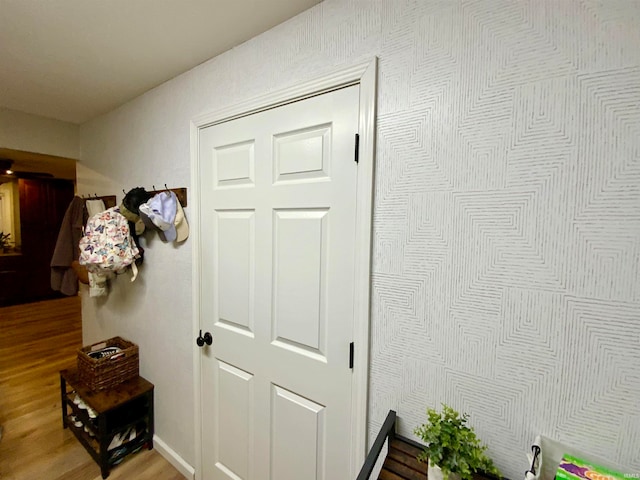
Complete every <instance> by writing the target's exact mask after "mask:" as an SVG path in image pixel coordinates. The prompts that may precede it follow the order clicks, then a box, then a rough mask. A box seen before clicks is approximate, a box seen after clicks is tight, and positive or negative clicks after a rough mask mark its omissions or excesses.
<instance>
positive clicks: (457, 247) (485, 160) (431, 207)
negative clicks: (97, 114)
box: [79, 0, 640, 480]
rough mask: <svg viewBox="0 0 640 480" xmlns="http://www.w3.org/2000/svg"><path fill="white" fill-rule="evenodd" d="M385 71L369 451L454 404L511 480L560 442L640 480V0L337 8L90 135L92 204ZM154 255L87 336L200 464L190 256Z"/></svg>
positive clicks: (87, 312)
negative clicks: (129, 365) (140, 386)
mask: <svg viewBox="0 0 640 480" xmlns="http://www.w3.org/2000/svg"><path fill="white" fill-rule="evenodd" d="M374 55H377V56H378V57H379V86H378V88H379V93H378V143H377V149H378V151H377V160H376V175H377V177H376V184H375V211H374V240H373V242H374V245H373V247H374V248H373V255H374V258H373V279H372V283H373V290H372V319H371V325H372V349H371V369H370V372H371V384H370V404H369V406H370V409H369V415H370V436H371V437H373V436H374V435H375V433H376V432H377V430H378V428H379V427H380V423H381V422H382V421H383V419H384V418H385V416H386V413H387V411H388V410H389V409H390V408H393V409H395V410H397V411H398V414H399V418H400V430H401V432H402V433H403V434H405V435H410V434H411V431H412V430H413V428H414V427H415V426H416V425H418V424H420V423H421V422H423V421H424V418H425V408H426V406H427V405H432V406H438V405H439V404H440V403H441V402H447V403H449V404H451V405H452V406H454V407H457V408H458V409H461V410H465V411H467V412H469V413H470V414H471V421H472V423H473V424H474V426H475V427H476V428H477V431H478V433H479V435H480V437H481V438H482V439H483V440H485V441H486V442H487V443H488V444H489V445H490V453H491V455H492V456H493V457H494V458H495V459H496V460H497V463H498V465H499V466H500V468H502V470H503V473H504V474H506V475H507V476H508V477H510V478H512V479H513V480H518V479H521V478H522V474H523V472H524V470H525V469H526V468H527V465H526V458H525V452H526V451H527V450H528V446H529V445H530V442H531V441H532V440H533V438H534V437H535V435H536V434H539V433H542V434H546V435H548V436H549V437H552V438H554V439H556V440H559V441H562V442H565V443H569V444H572V445H576V446H580V447H581V448H582V449H583V450H584V451H585V452H587V453H590V454H593V455H600V456H603V457H606V458H609V459H610V460H611V461H612V462H615V463H618V464H621V465H622V466H625V467H627V468H628V469H630V470H631V471H632V472H640V271H639V270H640V0H602V1H595V0H587V1H580V0H530V1H526V0H473V1H463V0H324V1H323V2H322V3H320V4H319V5H317V6H316V7H315V8H313V9H311V10H309V11H307V12H304V13H303V14H302V15H299V16H298V17H296V18H294V19H292V20H291V21H289V22H286V23H284V24H282V25H280V26H278V27H276V28H274V29H272V30H270V31H268V32H266V33H264V34H263V35H260V36H259V37H257V38H256V39H253V40H251V41H249V42H247V43H245V44H243V45H240V46H238V47H236V48H234V49H232V50H231V51H229V52H227V53H225V54H223V55H220V56H219V57H216V58H214V59H212V60H211V61H209V62H206V63H204V64H202V65H200V66H199V67H197V68H195V69H193V70H192V71H190V72H187V73H186V74H184V75H181V76H180V77H177V78H175V79H173V80H171V81H170V82H167V83H166V84H164V85H162V86H160V87H158V88H156V89H154V90H152V91H151V92H148V93H146V94H145V95H142V96H141V97H139V98H137V99H135V100H134V101H132V102H130V103H129V104H127V105H125V106H123V107H121V108H120V109H118V110H116V111H114V112H111V113H109V114H108V115H105V116H104V117H102V118H100V119H96V120H94V121H92V122H91V123H89V124H85V125H83V126H82V147H83V148H82V152H83V153H82V163H81V164H80V165H79V167H80V170H79V172H80V173H79V191H80V192H81V193H82V192H96V191H97V192H98V193H105V194H109V193H113V192H114V191H115V192H119V191H120V190H121V189H122V188H126V189H129V188H131V187H134V186H137V185H144V186H150V185H151V184H153V183H155V184H156V185H158V184H162V183H164V182H167V181H169V182H170V184H173V185H188V184H189V149H190V138H189V128H188V126H189V122H190V120H191V119H192V118H193V117H195V116H196V115H198V114H201V113H205V112H211V111H214V110H217V109H219V108H222V107H228V106H231V105H234V104H237V103H239V102H242V101H245V100H247V99H249V98H252V97H255V96H257V95H261V94H264V93H266V92H268V91H270V90H275V89H280V88H283V87H285V86H288V85H291V84H294V83H296V82H298V81H304V80H309V79H312V78H317V77H318V76H321V75H322V74H324V73H325V72H327V71H330V70H334V69H335V68H336V67H338V66H345V65H352V64H354V63H356V62H359V61H363V60H369V59H371V57H372V56H374ZM176 167H178V168H176ZM100 185H103V186H104V188H101V187H100ZM187 210H188V211H187V216H189V215H190V214H191V212H190V211H189V209H187ZM146 247H149V248H147V249H146V253H145V264H144V273H143V274H142V275H141V278H139V279H138V280H136V282H135V283H134V284H128V282H118V284H117V285H116V288H114V291H113V292H112V293H111V294H110V297H109V299H108V300H107V301H104V302H94V301H83V309H84V311H83V317H84V331H85V335H86V339H89V338H91V339H92V340H98V339H100V338H108V337H109V336H113V335H123V336H125V337H127V338H130V339H131V340H132V341H135V342H136V343H138V344H139V345H140V357H141V370H142V371H143V372H144V375H145V376H147V377H148V378H149V379H150V380H151V381H153V382H154V383H155V385H156V413H157V416H156V419H157V420H156V432H157V433H158V435H159V436H160V437H161V438H162V439H163V440H164V441H165V443H167V444H168V445H170V446H171V447H172V448H173V449H175V451H176V452H177V453H178V454H179V455H181V456H182V457H183V458H184V459H185V460H186V461H187V462H190V463H192V464H194V465H195V463H194V462H195V456H196V455H195V451H194V449H195V447H194V442H193V438H195V432H194V421H193V414H192V412H191V411H190V410H189V409H185V408H181V407H182V406H184V404H185V402H186V403H189V401H190V399H191V398H192V397H191V396H192V395H193V388H192V380H193V361H192V355H193V351H192V349H193V348H194V347H193V337H192V324H191V293H192V285H191V268H192V258H191V243H190V242H186V243H185V245H184V246H183V247H180V248H179V249H172V250H169V249H168V246H167V245H161V242H155V243H152V242H149V243H148V244H146V245H145V248H146ZM168 278H169V279H171V281H167V279H168ZM168 351H170V352H171V353H172V354H171V355H167V352H168Z"/></svg>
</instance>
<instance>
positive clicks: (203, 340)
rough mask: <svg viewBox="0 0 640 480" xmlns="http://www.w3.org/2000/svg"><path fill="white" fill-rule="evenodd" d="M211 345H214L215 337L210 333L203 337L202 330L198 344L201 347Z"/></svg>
mask: <svg viewBox="0 0 640 480" xmlns="http://www.w3.org/2000/svg"><path fill="white" fill-rule="evenodd" d="M205 343H206V344H207V345H211V344H212V343H213V337H212V336H211V334H210V333H209V332H205V334H204V337H203V336H202V330H200V335H198V338H196V344H197V345H198V346H199V347H203V346H204V344H205Z"/></svg>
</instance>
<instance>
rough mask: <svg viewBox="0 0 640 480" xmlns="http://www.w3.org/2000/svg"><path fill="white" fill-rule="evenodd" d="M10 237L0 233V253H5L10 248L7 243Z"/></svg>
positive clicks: (8, 234)
mask: <svg viewBox="0 0 640 480" xmlns="http://www.w3.org/2000/svg"><path fill="white" fill-rule="evenodd" d="M10 237H11V234H10V233H4V232H0V251H1V252H6V251H7V250H9V247H11V244H10V243H9V238H10Z"/></svg>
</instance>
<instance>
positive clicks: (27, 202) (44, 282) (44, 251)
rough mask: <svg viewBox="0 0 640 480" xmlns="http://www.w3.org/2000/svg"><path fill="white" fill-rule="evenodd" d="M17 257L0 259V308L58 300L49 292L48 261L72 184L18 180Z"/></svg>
mask: <svg viewBox="0 0 640 480" xmlns="http://www.w3.org/2000/svg"><path fill="white" fill-rule="evenodd" d="M18 190H19V202H20V233H21V238H22V246H21V251H20V253H19V254H15V253H12V254H10V255H0V306H4V305H15V304H19V303H26V302H32V301H37V300H44V299H48V298H55V297H58V296H60V294H59V293H58V292H54V291H53V290H52V289H51V267H50V264H51V257H52V256H53V250H54V248H55V245H56V241H57V239H58V232H59V231H60V226H61V225H62V220H63V218H64V214H65V212H66V211H67V208H68V207H69V204H70V203H71V200H72V199H73V195H74V186H73V182H71V181H69V180H60V179H38V180H35V179H34V180H31V179H29V180H27V179H20V180H19V182H18Z"/></svg>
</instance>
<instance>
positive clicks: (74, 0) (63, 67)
mask: <svg viewBox="0 0 640 480" xmlns="http://www.w3.org/2000/svg"><path fill="white" fill-rule="evenodd" d="M320 1H321V0H0V65H1V66H2V67H1V68H2V72H1V73H0V107H5V108H9V109H12V110H18V111H22V112H26V113H31V114H35V115H40V116H44V117H50V118H55V119H58V120H64V121H67V122H72V123H83V122H85V121H87V120H90V119H92V118H94V117H96V116H98V115H100V114H103V113H105V112H108V111H110V110H112V109H114V108H116V107H118V106H119V105H122V104H123V103H125V102H127V101H128V100H130V99H132V98H134V97H136V96H137V95H140V94H141V93H143V92H145V91H147V90H149V89H151V88H153V87H155V86H157V85H159V84H161V83H163V82H165V81H166V80H169V79H171V78H173V77H175V76H177V75H179V74H180V73H183V72H185V71H187V70H189V69H191V68H193V67H195V66H196V65H198V64H200V63H202V62H204V61H205V60H208V59H209V58H212V57H214V56H216V55H218V54H220V53H222V52H224V51H226V50H228V49H230V48H232V47H234V46H236V45H239V44H240V43H243V42H245V41H246V40H249V39H250V38H252V37H254V36H256V35H258V34H260V33H262V32H264V31H266V30H269V29H270V28H271V27H273V26H275V25H277V24H279V23H282V22H283V21H285V20H288V19H289V18H291V17H293V16H295V15H297V14H298V13H300V12H302V11H304V10H306V9H308V8H310V7H312V6H313V5H315V4H317V3H319V2H320Z"/></svg>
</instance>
